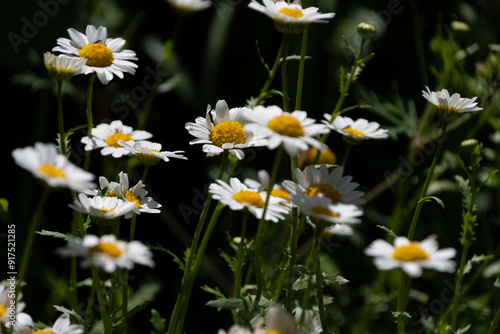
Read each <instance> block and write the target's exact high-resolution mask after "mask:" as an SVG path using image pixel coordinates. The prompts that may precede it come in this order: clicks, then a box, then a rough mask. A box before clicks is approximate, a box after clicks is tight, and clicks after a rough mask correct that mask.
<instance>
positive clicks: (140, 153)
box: [118, 140, 187, 166]
mask: <svg viewBox="0 0 500 334" xmlns="http://www.w3.org/2000/svg"><path fill="white" fill-rule="evenodd" d="M118 145H120V146H121V147H123V148H124V149H125V150H126V151H127V152H128V153H130V154H135V155H136V156H137V158H138V159H139V161H140V162H141V163H142V164H143V165H145V166H153V165H156V164H157V163H158V162H160V160H163V161H165V162H167V161H169V158H177V159H183V160H187V158H186V157H185V156H183V155H181V153H184V151H174V152H170V151H162V150H161V144H159V143H153V142H150V141H147V140H144V141H138V142H135V141H133V140H129V141H127V142H125V141H123V140H119V141H118Z"/></svg>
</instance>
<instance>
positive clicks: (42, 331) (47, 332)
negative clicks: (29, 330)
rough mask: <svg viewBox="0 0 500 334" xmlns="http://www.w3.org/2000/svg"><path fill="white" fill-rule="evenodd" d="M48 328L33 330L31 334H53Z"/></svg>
mask: <svg viewBox="0 0 500 334" xmlns="http://www.w3.org/2000/svg"><path fill="white" fill-rule="evenodd" d="M53 333H54V332H52V331H51V330H50V329H39V330H37V331H34V332H33V334H53Z"/></svg>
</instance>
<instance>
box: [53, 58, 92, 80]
mask: <svg viewBox="0 0 500 334" xmlns="http://www.w3.org/2000/svg"><path fill="white" fill-rule="evenodd" d="M43 62H44V64H45V68H46V69H47V71H48V72H49V77H51V78H52V79H55V80H59V81H65V80H69V79H71V78H72V77H73V75H75V74H80V73H81V70H82V68H83V66H85V63H86V62H87V59H86V58H77V57H69V56H65V55H59V56H56V55H54V54H52V53H50V52H45V53H44V54H43Z"/></svg>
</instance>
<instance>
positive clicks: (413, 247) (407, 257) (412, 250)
mask: <svg viewBox="0 0 500 334" xmlns="http://www.w3.org/2000/svg"><path fill="white" fill-rule="evenodd" d="M392 257H393V258H394V259H396V260H398V261H418V260H427V259H428V258H429V254H427V252H426V251H425V250H423V249H422V248H421V247H420V246H419V245H418V244H417V243H416V242H411V243H410V244H409V245H405V246H401V247H399V248H396V249H395V250H394V253H392Z"/></svg>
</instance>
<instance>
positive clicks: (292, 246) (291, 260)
mask: <svg viewBox="0 0 500 334" xmlns="http://www.w3.org/2000/svg"><path fill="white" fill-rule="evenodd" d="M297 227H298V208H297V207H295V206H294V207H293V208H292V221H291V222H290V241H289V255H288V276H287V293H286V303H285V306H286V310H287V311H288V312H289V313H292V311H293V306H294V305H293V296H294V291H293V289H292V287H293V278H294V268H295V258H296V257H297V240H298V233H297Z"/></svg>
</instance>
